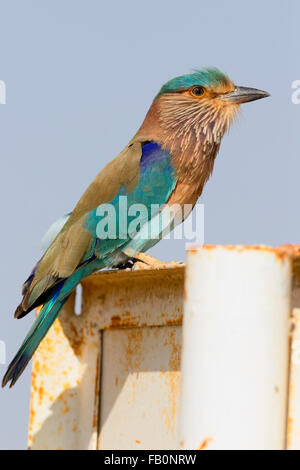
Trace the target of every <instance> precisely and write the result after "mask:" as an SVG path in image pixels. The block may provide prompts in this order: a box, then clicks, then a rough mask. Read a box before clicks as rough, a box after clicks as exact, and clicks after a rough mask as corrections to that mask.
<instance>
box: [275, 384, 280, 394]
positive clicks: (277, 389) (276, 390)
mask: <svg viewBox="0 0 300 470" xmlns="http://www.w3.org/2000/svg"><path fill="white" fill-rule="evenodd" d="M274 390H275V392H276V393H279V387H278V386H277V385H275V387H274Z"/></svg>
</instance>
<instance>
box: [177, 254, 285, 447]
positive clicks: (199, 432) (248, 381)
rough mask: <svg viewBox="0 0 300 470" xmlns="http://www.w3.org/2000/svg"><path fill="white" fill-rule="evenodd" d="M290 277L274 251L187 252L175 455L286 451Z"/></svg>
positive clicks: (281, 255)
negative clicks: (214, 451) (177, 450)
mask: <svg viewBox="0 0 300 470" xmlns="http://www.w3.org/2000/svg"><path fill="white" fill-rule="evenodd" d="M291 277H292V260H291V258H290V256H289V254H288V253H285V252H283V251H280V249H277V250H276V249H270V248H264V247H239V246H236V247H221V246H215V247H209V246H208V247H195V248H190V249H189V250H188V255H187V273H186V280H185V308H184V327H183V357H182V390H181V400H180V419H179V446H180V447H181V448H184V449H283V448H284V447H285V439H286V419H287V416H286V414H287V388H288V384H287V382H288V362H289V360H288V345H289V339H288V336H289V315H290V297H291Z"/></svg>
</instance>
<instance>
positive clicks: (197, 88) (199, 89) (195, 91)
mask: <svg viewBox="0 0 300 470" xmlns="http://www.w3.org/2000/svg"><path fill="white" fill-rule="evenodd" d="M203 93H204V88H203V87H202V86H194V87H193V88H192V89H191V94H192V95H193V96H197V97H198V96H201V95H203Z"/></svg>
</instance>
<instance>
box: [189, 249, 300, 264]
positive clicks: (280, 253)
mask: <svg viewBox="0 0 300 470" xmlns="http://www.w3.org/2000/svg"><path fill="white" fill-rule="evenodd" d="M217 249H223V250H227V251H237V252H239V253H243V252H246V251H264V252H268V253H273V254H274V255H275V256H276V258H277V259H278V260H280V261H283V260H284V259H286V258H287V257H291V256H292V257H295V256H299V253H300V245H282V246H279V247H277V248H272V247H269V246H265V245H204V246H202V245H194V246H192V247H190V248H188V252H189V253H198V252H199V251H200V250H201V251H202V252H203V251H209V250H211V251H214V250H217Z"/></svg>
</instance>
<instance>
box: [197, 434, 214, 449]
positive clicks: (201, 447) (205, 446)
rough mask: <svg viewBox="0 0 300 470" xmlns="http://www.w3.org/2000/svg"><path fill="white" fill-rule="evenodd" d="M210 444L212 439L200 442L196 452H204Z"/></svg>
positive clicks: (208, 438)
mask: <svg viewBox="0 0 300 470" xmlns="http://www.w3.org/2000/svg"><path fill="white" fill-rule="evenodd" d="M210 442H213V438H212V437H207V438H206V439H204V441H203V442H201V444H200V445H199V447H198V449H197V450H206V449H207V448H208V445H209V443H210Z"/></svg>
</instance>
